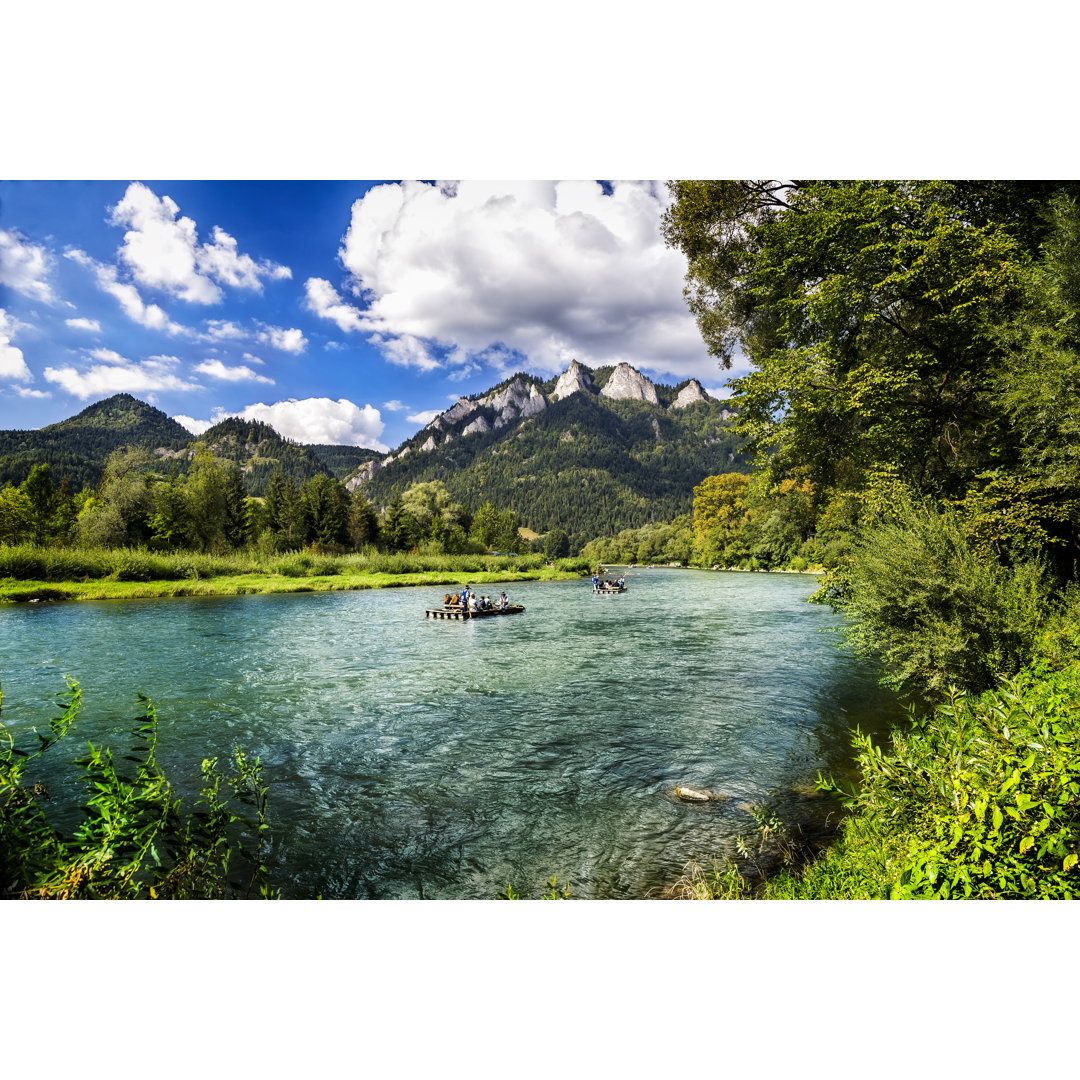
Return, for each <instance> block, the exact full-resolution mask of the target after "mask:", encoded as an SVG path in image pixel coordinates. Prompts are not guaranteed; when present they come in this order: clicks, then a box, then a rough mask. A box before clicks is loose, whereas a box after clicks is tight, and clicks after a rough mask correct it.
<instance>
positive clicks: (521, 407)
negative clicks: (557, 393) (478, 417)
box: [480, 375, 547, 427]
mask: <svg viewBox="0 0 1080 1080" xmlns="http://www.w3.org/2000/svg"><path fill="white" fill-rule="evenodd" d="M480 404H481V405H489V406H490V407H491V408H493V409H494V410H495V411H496V413H497V414H498V415H497V416H496V417H495V426H496V427H503V426H504V425H506V424H508V423H510V421H511V420H516V419H522V420H523V419H525V418H526V417H528V416H534V415H535V414H536V413H538V412H540V411H541V410H542V409H546V408H547V399H546V398H545V397H544V395H543V394H542V393H540V391H539V389H538V388H537V386H536V384H535V383H532V382H529V381H528V380H527V379H524V378H522V377H521V376H520V375H518V376H516V377H515V378H514V380H513V382H511V383H509V384H507V385H506V386H504V387H503V388H502V389H501V390H496V391H493V392H492V393H490V394H488V395H487V397H483V398H481V399H480Z"/></svg>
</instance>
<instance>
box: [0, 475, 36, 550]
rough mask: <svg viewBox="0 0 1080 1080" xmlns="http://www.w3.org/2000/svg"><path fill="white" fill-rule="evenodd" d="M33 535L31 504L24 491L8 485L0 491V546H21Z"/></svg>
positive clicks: (32, 509) (32, 507)
mask: <svg viewBox="0 0 1080 1080" xmlns="http://www.w3.org/2000/svg"><path fill="white" fill-rule="evenodd" d="M33 533H34V506H33V503H31V502H30V498H29V496H28V495H27V494H26V492H25V491H22V490H21V489H20V488H17V487H12V486H11V485H10V484H8V485H7V487H5V488H3V489H2V490H0V544H22V543H24V542H25V541H27V540H29V539H30V538H31V537H32V536H33Z"/></svg>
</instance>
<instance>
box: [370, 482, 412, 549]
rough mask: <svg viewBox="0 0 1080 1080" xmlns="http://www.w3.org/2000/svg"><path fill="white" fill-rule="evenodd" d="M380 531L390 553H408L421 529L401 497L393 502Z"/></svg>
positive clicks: (388, 508) (395, 497)
mask: <svg viewBox="0 0 1080 1080" xmlns="http://www.w3.org/2000/svg"><path fill="white" fill-rule="evenodd" d="M379 531H380V532H381V533H382V536H383V539H384V540H385V541H386V547H387V549H388V550H389V551H408V550H409V548H411V547H412V546H413V544H415V543H416V540H417V534H418V532H419V528H418V526H417V523H416V519H415V518H414V517H413V516H412V514H410V513H409V512H408V510H406V509H405V505H404V502H403V501H402V498H401V496H400V495H395V496H394V498H393V499H392V500H391V502H390V505H389V507H387V510H386V516H385V517H384V518H383V522H382V526H381V528H380V530H379Z"/></svg>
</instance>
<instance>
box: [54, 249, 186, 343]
mask: <svg viewBox="0 0 1080 1080" xmlns="http://www.w3.org/2000/svg"><path fill="white" fill-rule="evenodd" d="M64 257H65V258H68V259H71V260H72V262H75V263H78V264H79V265H80V266H85V267H86V268H87V269H88V270H91V271H93V274H94V277H95V278H96V279H97V283H98V288H99V289H101V290H102V292H106V293H108V294H109V295H110V296H112V297H113V298H114V299H116V300H117V301H118V302H119V304H120V307H121V308H122V309H123V312H124V314H125V315H126V316H127V317H128V318H129V319H131V321H132V322H137V323H138V324H139V325H140V326H145V327H147V328H149V329H150V330H164V331H165V333H167V334H172V335H176V334H190V333H191V331H190V330H189V329H188V328H187V327H185V326H181V325H180V324H179V323H174V322H173V321H172V319H170V318H169V317H168V315H166V314H165V312H164V311H162V309H161V308H160V307H158V305H157V304H146V303H144V302H143V298H142V297H141V296H140V295H139V290H138V289H136V288H135V286H134V285H131V284H129V283H128V282H126V281H120V280H119V275H118V274H117V272H116V267H115V266H107V265H106V264H105V263H100V262H98V261H97V259H94V258H92V257H91V256H89V255H87V254H86V252H85V251H80V250H79V249H78V248H68V249H67V250H66V251H65V252H64Z"/></svg>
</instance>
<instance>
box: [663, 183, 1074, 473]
mask: <svg viewBox="0 0 1080 1080" xmlns="http://www.w3.org/2000/svg"><path fill="white" fill-rule="evenodd" d="M1052 191H1053V186H1052V185H1020V184H1011V185H1010V184H994V183H977V182H955V183H949V182H944V181H931V182H915V181H910V182H907V181H905V182H893V181H881V182H822V181H800V182H797V183H793V184H791V185H786V186H785V185H776V184H773V185H762V184H761V183H759V182H757V183H755V182H731V181H725V182H713V181H704V182H685V183H684V182H678V183H675V184H673V185H672V193H673V195H674V196H675V203H674V204H673V206H672V207H671V208H670V209H669V210H668V212H667V213H666V215H665V221H664V230H665V237H666V239H667V241H668V243H669V244H672V245H674V246H677V247H679V248H680V249H681V250H683V251H684V253H685V254H686V255H687V259H688V262H689V269H688V274H687V297H688V301H689V303H690V307H691V310H692V311H693V312H694V314H695V316H696V317H697V319H698V324H699V326H700V328H701V331H702V334H703V336H704V338H705V340H706V343H707V344H708V346H709V349H710V351H711V352H712V353H713V354H714V355H716V356H717V357H718V358H719V359H720V360H721V363H722V364H723V365H724V366H729V365H730V361H731V357H732V355H733V353H734V351H735V349H736V348H737V347H741V348H742V349H743V350H744V351H745V352H746V353H747V355H748V356H749V358H750V360H751V361H752V364H753V370H752V371H751V373H750V374H749V375H748V376H746V377H745V378H742V379H738V380H735V382H734V384H733V385H734V387H735V389H736V398H737V405H738V408H739V409H740V421H739V430H740V432H741V433H742V434H744V435H747V436H748V437H749V438H750V439H751V441H752V446H753V448H754V449H756V450H758V451H759V452H761V453H763V454H764V455H767V458H768V464H769V467H770V469H771V471H772V472H773V474H774V475H775V476H777V477H778V478H782V477H783V476H784V475H786V473H787V471H788V470H790V469H791V468H792V467H793V466H803V467H805V468H806V469H807V470H808V471H809V479H810V480H811V482H812V483H813V486H814V490H815V492H817V493H819V494H822V495H823V494H824V493H825V492H826V491H827V489H829V488H845V487H847V488H859V487H862V486H865V485H867V484H872V483H874V482H875V480H876V479H877V478H879V477H881V476H898V477H900V478H901V479H903V480H905V481H906V482H908V483H910V484H911V485H913V486H914V487H915V488H916V489H919V490H924V491H928V492H936V493H940V494H945V495H947V494H958V493H960V492H962V491H963V489H964V487H965V485H966V483H967V481H968V480H969V479H970V478H971V477H972V476H974V475H975V474H976V473H978V472H979V471H980V470H981V469H983V468H986V467H988V463H990V462H991V461H998V462H999V461H1000V457H1001V455H1002V454H1003V453H1004V454H1008V453H1010V452H1011V446H1010V437H1009V432H1008V425H1007V423H1006V420H1005V418H1004V417H1003V416H1002V415H1001V413H1000V411H998V410H996V409H994V407H993V404H992V400H991V399H992V396H993V395H992V387H991V383H992V379H993V376H994V374H995V372H996V371H997V370H998V368H999V366H1000V365H1001V362H1002V359H1003V349H1002V346H1001V344H1000V341H999V340H998V338H997V336H996V335H995V333H994V326H995V325H996V324H999V323H1000V322H1002V321H1003V320H1004V319H1006V318H1007V317H1009V316H1010V315H1011V314H1012V313H1014V312H1015V311H1016V310H1017V309H1018V305H1019V304H1020V301H1021V298H1022V289H1021V285H1022V281H1023V276H1024V272H1025V269H1026V267H1027V266H1028V264H1029V263H1030V260H1031V257H1032V254H1033V252H1034V251H1035V249H1036V248H1037V245H1038V243H1039V242H1040V241H1041V240H1042V239H1044V238H1045V236H1046V235H1047V227H1046V225H1045V223H1044V222H1042V221H1041V220H1040V217H1039V211H1040V209H1041V208H1042V207H1043V206H1044V205H1045V202H1046V200H1047V198H1048V197H1049V196H1050V194H1052Z"/></svg>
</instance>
